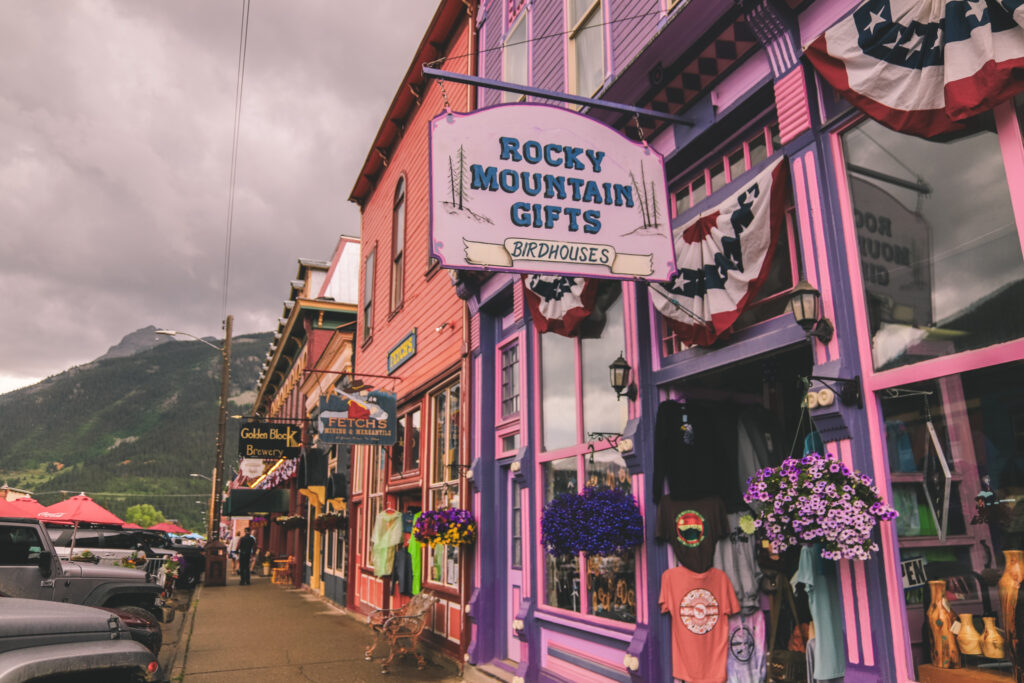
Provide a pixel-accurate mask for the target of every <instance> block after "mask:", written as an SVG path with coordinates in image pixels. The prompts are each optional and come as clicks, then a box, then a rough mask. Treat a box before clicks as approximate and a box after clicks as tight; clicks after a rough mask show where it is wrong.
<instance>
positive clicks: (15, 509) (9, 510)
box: [0, 498, 32, 517]
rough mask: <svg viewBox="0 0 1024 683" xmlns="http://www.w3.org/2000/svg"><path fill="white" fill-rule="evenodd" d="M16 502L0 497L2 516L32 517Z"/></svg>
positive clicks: (0, 512)
mask: <svg viewBox="0 0 1024 683" xmlns="http://www.w3.org/2000/svg"><path fill="white" fill-rule="evenodd" d="M31 516H32V515H30V514H28V513H27V512H25V511H24V510H22V509H21V508H20V507H19V506H17V505H15V504H14V503H12V502H10V501H7V500H4V499H3V498H0V517H31Z"/></svg>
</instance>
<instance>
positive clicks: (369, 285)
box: [359, 245, 377, 345]
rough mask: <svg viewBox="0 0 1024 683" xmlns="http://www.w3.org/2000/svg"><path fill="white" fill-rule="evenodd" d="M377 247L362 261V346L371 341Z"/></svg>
mask: <svg viewBox="0 0 1024 683" xmlns="http://www.w3.org/2000/svg"><path fill="white" fill-rule="evenodd" d="M376 264H377V247H376V245H374V248H373V249H371V250H370V253H369V254H367V255H366V259H365V260H364V261H363V301H362V304H361V305H360V307H359V308H360V312H361V313H362V314H363V326H362V327H363V345H366V344H368V343H369V342H370V340H371V339H373V303H374V301H373V300H374V289H375V287H374V285H375V280H376V278H377V270H376Z"/></svg>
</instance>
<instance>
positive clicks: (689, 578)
mask: <svg viewBox="0 0 1024 683" xmlns="http://www.w3.org/2000/svg"><path fill="white" fill-rule="evenodd" d="M658 604H660V605H661V611H662V612H667V613H668V614H669V615H670V616H671V617H672V676H673V677H675V678H679V679H681V680H684V681H687V682H688V683H723V682H724V681H725V679H726V677H727V674H726V663H727V661H728V655H729V615H730V614H736V613H737V612H739V611H740V605H739V602H738V601H737V600H736V591H734V590H733V588H732V584H731V583H730V582H729V577H728V576H726V575H725V572H723V571H722V570H721V569H715V568H713V567H712V568H711V569H709V570H707V571H706V572H704V573H702V574H698V573H696V572H692V571H690V570H689V569H687V568H686V567H673V568H672V569H668V570H666V571H665V572H664V573H663V574H662V575H661V594H660V595H659V596H658Z"/></svg>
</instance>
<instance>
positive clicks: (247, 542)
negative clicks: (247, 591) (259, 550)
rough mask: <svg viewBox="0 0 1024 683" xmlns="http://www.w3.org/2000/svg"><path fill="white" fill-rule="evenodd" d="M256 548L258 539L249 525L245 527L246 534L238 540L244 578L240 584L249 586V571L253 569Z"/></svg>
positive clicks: (240, 563) (239, 558)
mask: <svg viewBox="0 0 1024 683" xmlns="http://www.w3.org/2000/svg"><path fill="white" fill-rule="evenodd" d="M255 550H256V539H255V538H254V537H253V535H252V534H251V533H249V527H245V536H242V538H241V539H239V541H238V563H239V565H241V572H242V579H241V580H240V581H239V582H238V585H239V586H248V585H249V584H250V583H251V581H250V580H249V571H250V570H251V569H252V555H253V553H254V552H255Z"/></svg>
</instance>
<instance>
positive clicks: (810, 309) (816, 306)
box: [789, 280, 835, 344]
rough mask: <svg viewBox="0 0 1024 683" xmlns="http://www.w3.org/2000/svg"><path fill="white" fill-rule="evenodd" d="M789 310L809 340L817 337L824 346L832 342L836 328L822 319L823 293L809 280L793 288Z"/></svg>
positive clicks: (828, 321)
mask: <svg viewBox="0 0 1024 683" xmlns="http://www.w3.org/2000/svg"><path fill="white" fill-rule="evenodd" d="M789 310H791V311H792V312H793V318H795V319H796V322H797V324H798V325H800V327H802V328H804V332H806V333H807V338H808V339H810V338H811V337H817V338H818V340H819V341H821V343H822V344H828V343H829V342H830V341H832V334H833V333H834V332H835V328H834V327H832V321H831V320H829V319H828V318H823V317H821V292H819V291H818V290H816V289H815V288H814V287H812V286H811V283H809V282H808V281H807V280H801V281H800V282H799V283H797V286H796V287H794V288H793V292H792V293H791V294H790V295H789Z"/></svg>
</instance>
